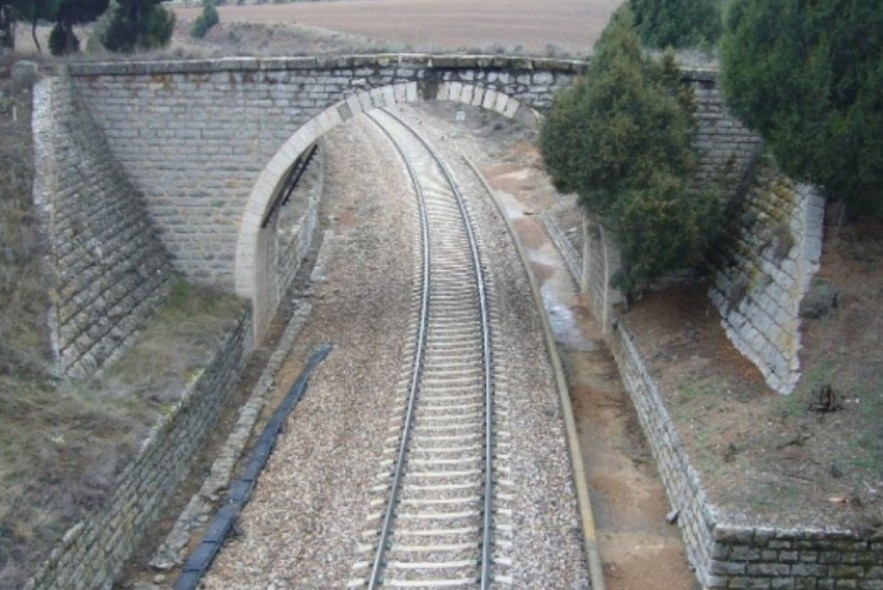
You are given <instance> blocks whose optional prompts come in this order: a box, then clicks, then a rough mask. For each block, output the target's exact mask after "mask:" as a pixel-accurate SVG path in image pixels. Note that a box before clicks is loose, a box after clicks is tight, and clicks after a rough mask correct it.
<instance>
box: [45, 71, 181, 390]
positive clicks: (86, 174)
mask: <svg viewBox="0 0 883 590" xmlns="http://www.w3.org/2000/svg"><path fill="white" fill-rule="evenodd" d="M33 126H34V149H35V153H36V178H35V181H34V201H35V207H36V210H37V214H38V216H39V219H40V222H41V223H40V226H41V231H42V232H43V233H44V235H45V237H46V238H47V242H48V244H49V254H48V256H47V258H48V260H47V264H46V270H47V273H48V274H49V277H50V291H49V293H50V301H51V305H52V309H51V311H50V314H49V316H50V318H49V324H50V332H51V341H52V344H53V351H54V354H55V359H56V369H57V372H58V374H59V375H62V376H66V377H71V378H81V377H85V376H88V375H91V374H93V373H95V372H96V371H97V370H99V369H100V368H101V367H103V366H105V365H106V364H107V363H109V362H110V361H111V360H112V359H114V358H116V357H118V356H119V355H121V354H122V353H123V352H125V351H126V350H128V349H129V348H130V347H131V345H132V344H133V342H134V335H135V332H136V331H137V330H138V328H139V326H140V325H141V324H142V323H143V322H144V321H145V320H146V319H147V317H148V316H149V315H150V313H151V312H152V310H153V309H154V308H155V307H156V306H157V305H158V303H159V302H160V301H161V300H162V298H163V296H164V295H165V293H166V292H167V290H168V284H169V278H170V276H171V266H170V264H169V262H168V258H167V255H166V253H165V251H164V249H163V247H162V244H161V243H160V241H159V238H158V237H157V234H156V229H155V227H154V225H153V224H152V222H151V221H150V218H149V217H148V215H147V212H146V210H145V207H144V204H143V202H142V199H141V197H140V195H139V193H138V190H137V189H136V188H135V187H134V186H133V185H132V183H131V182H130V181H129V180H128V178H127V177H126V174H125V173H124V172H123V170H122V169H121V168H120V167H119V165H118V164H117V163H116V161H115V160H114V158H113V155H112V154H111V153H110V150H109V148H108V146H107V142H106V141H105V139H104V137H103V136H102V133H101V131H100V130H99V129H98V128H96V126H95V124H94V122H93V121H92V120H91V118H90V116H89V113H88V111H87V110H86V109H85V107H84V106H83V103H82V101H81V100H80V98H79V97H78V96H77V93H76V91H75V90H74V89H73V87H72V85H71V82H70V79H69V78H67V77H55V78H48V79H44V80H41V81H40V82H39V83H38V84H37V85H36V87H35V88H34V115H33Z"/></svg>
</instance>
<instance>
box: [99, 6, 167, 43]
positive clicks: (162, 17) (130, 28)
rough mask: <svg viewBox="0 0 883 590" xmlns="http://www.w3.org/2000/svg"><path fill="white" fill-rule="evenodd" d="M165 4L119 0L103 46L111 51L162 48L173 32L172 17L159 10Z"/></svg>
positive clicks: (163, 10) (103, 40)
mask: <svg viewBox="0 0 883 590" xmlns="http://www.w3.org/2000/svg"><path fill="white" fill-rule="evenodd" d="M163 1H164V0H118V2H117V3H116V5H115V6H114V8H113V15H112V17H111V19H110V24H109V25H108V28H107V31H106V33H105V35H104V38H103V39H102V40H101V41H102V44H103V45H104V46H105V47H106V48H107V49H109V50H110V51H120V52H123V53H131V52H132V51H135V50H136V49H153V48H156V47H165V46H166V45H168V43H169V41H170V40H171V38H172V32H173V31H174V30H175V14H174V13H173V12H169V11H168V10H166V9H165V7H163V6H161V3H162V2H163Z"/></svg>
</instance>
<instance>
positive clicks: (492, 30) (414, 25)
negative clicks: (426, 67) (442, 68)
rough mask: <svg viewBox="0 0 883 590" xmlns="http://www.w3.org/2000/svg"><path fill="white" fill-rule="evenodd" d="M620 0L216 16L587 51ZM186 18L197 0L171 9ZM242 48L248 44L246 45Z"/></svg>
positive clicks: (405, 4) (381, 5) (341, 7)
mask: <svg viewBox="0 0 883 590" xmlns="http://www.w3.org/2000/svg"><path fill="white" fill-rule="evenodd" d="M621 3H622V0H591V1H583V0H552V1H550V2H536V1H535V0H487V1H485V2H474V1H472V0H339V1H336V2H294V3H289V4H262V5H244V6H233V5H225V6H221V7H219V9H218V11H219V12H220V16H221V23H222V24H225V23H234V22H240V23H257V24H263V25H273V26H278V25H279V24H295V23H296V24H298V25H307V26H309V27H319V28H321V29H325V30H327V31H334V32H336V33H346V34H350V35H355V36H358V37H362V38H368V39H373V40H382V41H383V42H385V43H397V44H401V45H405V46H408V47H411V48H413V49H415V50H419V51H454V50H457V49H461V50H463V49H466V50H472V49H475V48H485V49H491V48H496V49H499V50H503V49H505V50H507V51H510V52H514V53H526V54H533V55H543V54H557V53H562V52H563V53H567V54H572V55H579V56H585V55H587V54H588V53H589V52H590V50H591V47H592V45H593V44H594V42H595V41H596V40H597V38H598V37H599V35H600V34H601V31H602V30H603V28H604V26H605V25H606V24H607V21H608V20H609V18H610V15H611V14H612V13H613V11H614V10H615V9H616V8H617V7H618V6H619V5H620V4H621ZM174 10H175V12H176V14H177V15H178V17H179V19H180V20H181V21H182V22H192V21H193V20H195V18H196V16H197V15H198V14H199V12H200V10H201V9H199V8H196V7H192V8H185V7H179V8H175V9H174ZM245 49H247V48H245Z"/></svg>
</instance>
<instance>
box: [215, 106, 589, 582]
mask: <svg viewBox="0 0 883 590" xmlns="http://www.w3.org/2000/svg"><path fill="white" fill-rule="evenodd" d="M400 112H403V113H404V115H405V116H406V117H407V118H408V119H409V120H410V121H412V122H414V123H417V125H416V126H417V128H418V130H419V131H420V132H421V133H424V134H425V135H426V137H427V138H428V139H429V140H430V141H431V142H432V143H433V144H434V145H435V146H436V147H437V148H438V149H439V151H441V152H442V153H443V154H444V155H445V156H446V157H447V158H448V163H449V165H450V167H451V168H452V169H453V171H454V174H455V176H456V178H457V179H458V181H459V182H460V185H461V188H462V189H463V192H464V195H465V196H466V198H467V200H468V201H469V209H470V214H471V215H472V218H473V223H474V225H475V227H476V228H477V230H478V235H479V239H480V242H481V244H482V248H483V252H482V258H483V263H484V266H485V268H486V270H487V272H489V274H490V283H491V287H490V288H491V296H492V298H493V300H494V303H493V304H492V308H493V310H494V314H495V316H496V321H495V323H494V325H495V328H496V333H495V334H494V336H493V337H494V339H495V354H496V358H495V363H496V371H495V372H496V374H497V375H502V376H503V377H504V378H503V379H501V382H500V385H499V387H500V388H501V389H505V396H506V399H507V400H508V404H509V409H510V413H509V415H508V424H507V427H508V430H509V432H510V433H511V435H512V437H511V442H512V447H511V457H510V461H511V465H512V473H511V479H512V480H513V483H514V484H515V489H514V492H513V493H514V497H513V498H512V500H511V508H512V509H513V514H512V517H511V520H512V521H513V523H514V531H513V533H512V536H511V540H512V545H511V547H510V548H509V549H508V551H506V552H505V553H506V554H508V557H511V559H512V566H511V568H510V569H509V571H510V573H511V574H512V578H513V584H512V586H513V587H515V588H524V587H531V586H534V585H536V584H537V583H541V584H542V586H543V587H547V588H588V587H589V583H588V573H587V571H586V567H585V562H584V560H583V557H582V541H581V531H580V525H579V523H580V520H579V515H578V513H577V507H576V497H575V494H574V491H573V485H572V475H571V469H570V458H569V456H568V453H567V445H566V441H565V436H564V430H563V425H562V420H561V408H560V407H559V406H560V404H559V400H558V396H557V392H556V389H555V382H554V375H553V373H552V369H551V368H550V363H549V360H548V354H547V351H546V349H545V343H544V341H543V335H542V329H541V322H540V316H539V311H538V310H537V309H536V308H535V306H534V303H533V302H534V300H533V297H532V295H531V292H530V286H529V283H528V280H527V276H526V275H525V271H524V269H523V267H522V265H521V262H520V260H519V258H518V255H517V253H516V251H515V249H514V247H513V244H512V241H511V237H510V236H509V234H508V232H507V230H506V227H505V225H504V223H503V222H502V220H501V219H500V218H499V214H498V213H497V211H496V209H494V207H493V205H492V203H491V202H490V200H489V199H488V197H487V195H486V194H485V193H484V189H483V187H482V186H481V184H480V183H479V182H478V180H477V179H476V178H475V177H474V174H473V173H472V172H471V170H470V169H469V168H468V167H467V166H466V164H465V163H464V162H463V161H462V158H461V157H460V155H459V151H460V150H463V151H466V152H471V153H470V154H469V155H470V157H472V156H474V155H475V154H478V153H480V152H481V150H482V146H481V144H480V143H479V141H478V140H477V139H476V138H474V137H472V136H468V134H465V133H461V134H459V137H458V138H457V140H456V141H454V140H452V139H451V135H452V133H451V130H450V128H449V125H450V124H449V123H447V122H445V121H443V120H441V119H438V118H435V117H433V116H431V115H429V114H428V113H426V112H418V111H415V110H414V109H411V108H404V109H401V110H400ZM504 124H506V125H508V124H509V123H504ZM326 139H327V141H326V143H327V148H326V149H327V156H326V157H327V161H326V162H327V163H326V171H327V175H328V176H327V179H326V194H325V197H324V199H325V202H324V204H323V216H324V218H325V221H326V222H327V225H328V226H329V227H330V228H332V229H333V231H332V232H328V233H327V234H326V241H325V243H323V246H322V254H321V255H320V264H321V271H322V272H321V273H319V274H316V273H314V275H316V276H319V275H322V279H324V280H319V281H316V282H315V283H314V284H313V286H312V288H311V299H312V303H313V314H312V316H311V318H310V319H309V320H308V322H307V324H306V325H305V327H304V330H303V331H302V333H301V336H300V337H299V339H298V341H297V342H296V343H295V346H294V349H293V351H292V354H291V355H290V357H289V360H288V361H287V362H286V364H285V366H283V368H282V370H281V372H280V378H279V379H278V380H277V381H278V382H279V387H278V389H279V390H280V391H284V390H286V389H287V387H288V386H289V385H290V381H291V380H293V379H294V377H296V375H297V374H298V372H299V371H300V368H301V367H302V366H303V363H304V362H305V359H306V357H307V356H309V354H310V353H311V352H312V350H313V349H314V348H315V346H317V345H318V344H319V343H322V342H331V343H332V344H333V345H334V350H333V352H332V353H331V355H330V356H329V357H328V359H327V360H326V362H325V363H324V364H323V365H322V366H321V367H320V368H319V369H318V370H317V372H316V373H315V375H314V376H313V378H312V380H311V383H310V387H309V390H308V391H307V394H306V396H305V397H304V399H303V400H302V401H301V403H300V405H299V406H298V407H297V409H296V410H295V412H294V414H293V415H292V416H291V418H290V420H289V423H288V425H287V427H286V431H285V432H284V433H283V435H282V436H281V437H280V439H279V441H278V442H277V445H276V449H275V452H274V454H273V456H272V457H271V458H270V461H269V463H268V465H267V468H266V470H265V471H264V473H263V475H262V476H261V480H260V482H259V485H258V487H257V489H256V491H255V493H254V495H253V497H252V500H251V502H250V503H249V504H248V506H247V507H246V508H245V510H244V511H243V513H242V515H241V517H240V520H239V526H240V529H241V533H242V534H241V535H240V536H238V537H236V538H233V539H231V540H230V541H228V543H227V545H226V546H225V547H224V549H223V551H222V552H221V554H220V555H219V557H218V559H217V560H216V562H215V564H214V566H213V567H212V569H211V571H210V572H209V575H208V576H207V577H206V579H205V588H207V589H222V588H224V589H229V588H242V589H250V588H255V589H258V588H260V589H261V590H266V589H268V588H274V589H275V590H282V589H294V588H342V587H344V586H345V585H346V583H347V581H348V579H349V575H350V571H351V567H352V565H353V563H354V561H355V559H356V555H357V553H356V543H357V542H359V541H360V539H359V534H360V533H361V531H362V530H363V529H364V521H365V519H366V518H367V516H368V515H369V514H370V512H371V508H370V507H369V505H368V498H369V497H370V496H371V493H370V488H371V486H372V485H373V484H374V483H375V480H374V477H375V475H376V473H377V472H378V471H379V466H380V453H381V450H382V448H383V446H384V445H383V441H384V439H385V438H386V437H387V436H389V434H390V433H389V432H388V426H389V423H390V413H391V412H392V411H393V409H392V405H391V404H392V402H393V400H395V399H397V397H398V396H400V392H399V390H400V389H401V388H402V387H403V386H404V385H403V379H402V377H403V375H402V366H403V359H404V356H405V355H406V354H407V351H408V346H409V343H410V342H411V341H412V340H413V335H412V330H413V326H412V325H411V323H412V319H413V294H412V291H413V288H414V278H413V269H414V256H415V255H416V253H415V251H414V248H415V244H416V243H417V242H416V239H415V232H416V225H415V222H414V208H415V205H414V197H413V195H412V192H411V186H410V182H409V181H408V180H407V177H406V176H405V169H404V166H403V165H402V163H401V161H400V160H399V159H398V156H397V155H396V154H395V153H394V151H393V149H392V146H391V145H390V144H389V143H388V141H387V140H386V139H385V138H384V137H383V136H382V135H381V133H380V132H379V130H377V129H376V128H374V127H373V126H372V125H371V124H370V122H369V121H368V120H367V119H366V118H364V117H358V118H356V119H353V120H352V121H350V122H348V123H346V124H344V125H342V126H340V127H338V128H336V129H335V130H333V131H332V132H331V133H329V135H328V136H327V138H326ZM277 395H279V394H277ZM268 405H269V406H272V405H273V401H270V402H269V403H268Z"/></svg>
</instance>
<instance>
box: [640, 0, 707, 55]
mask: <svg viewBox="0 0 883 590" xmlns="http://www.w3.org/2000/svg"><path fill="white" fill-rule="evenodd" d="M629 7H630V8H631V10H632V12H633V13H634V15H635V29H636V30H637V32H638V35H639V36H640V37H641V41H643V42H644V44H645V45H647V46H648V47H655V48H658V49H665V48H667V47H674V48H677V49H682V48H687V47H706V46H710V45H714V44H715V43H717V40H718V38H719V37H720V35H721V30H722V23H721V0H629Z"/></svg>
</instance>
